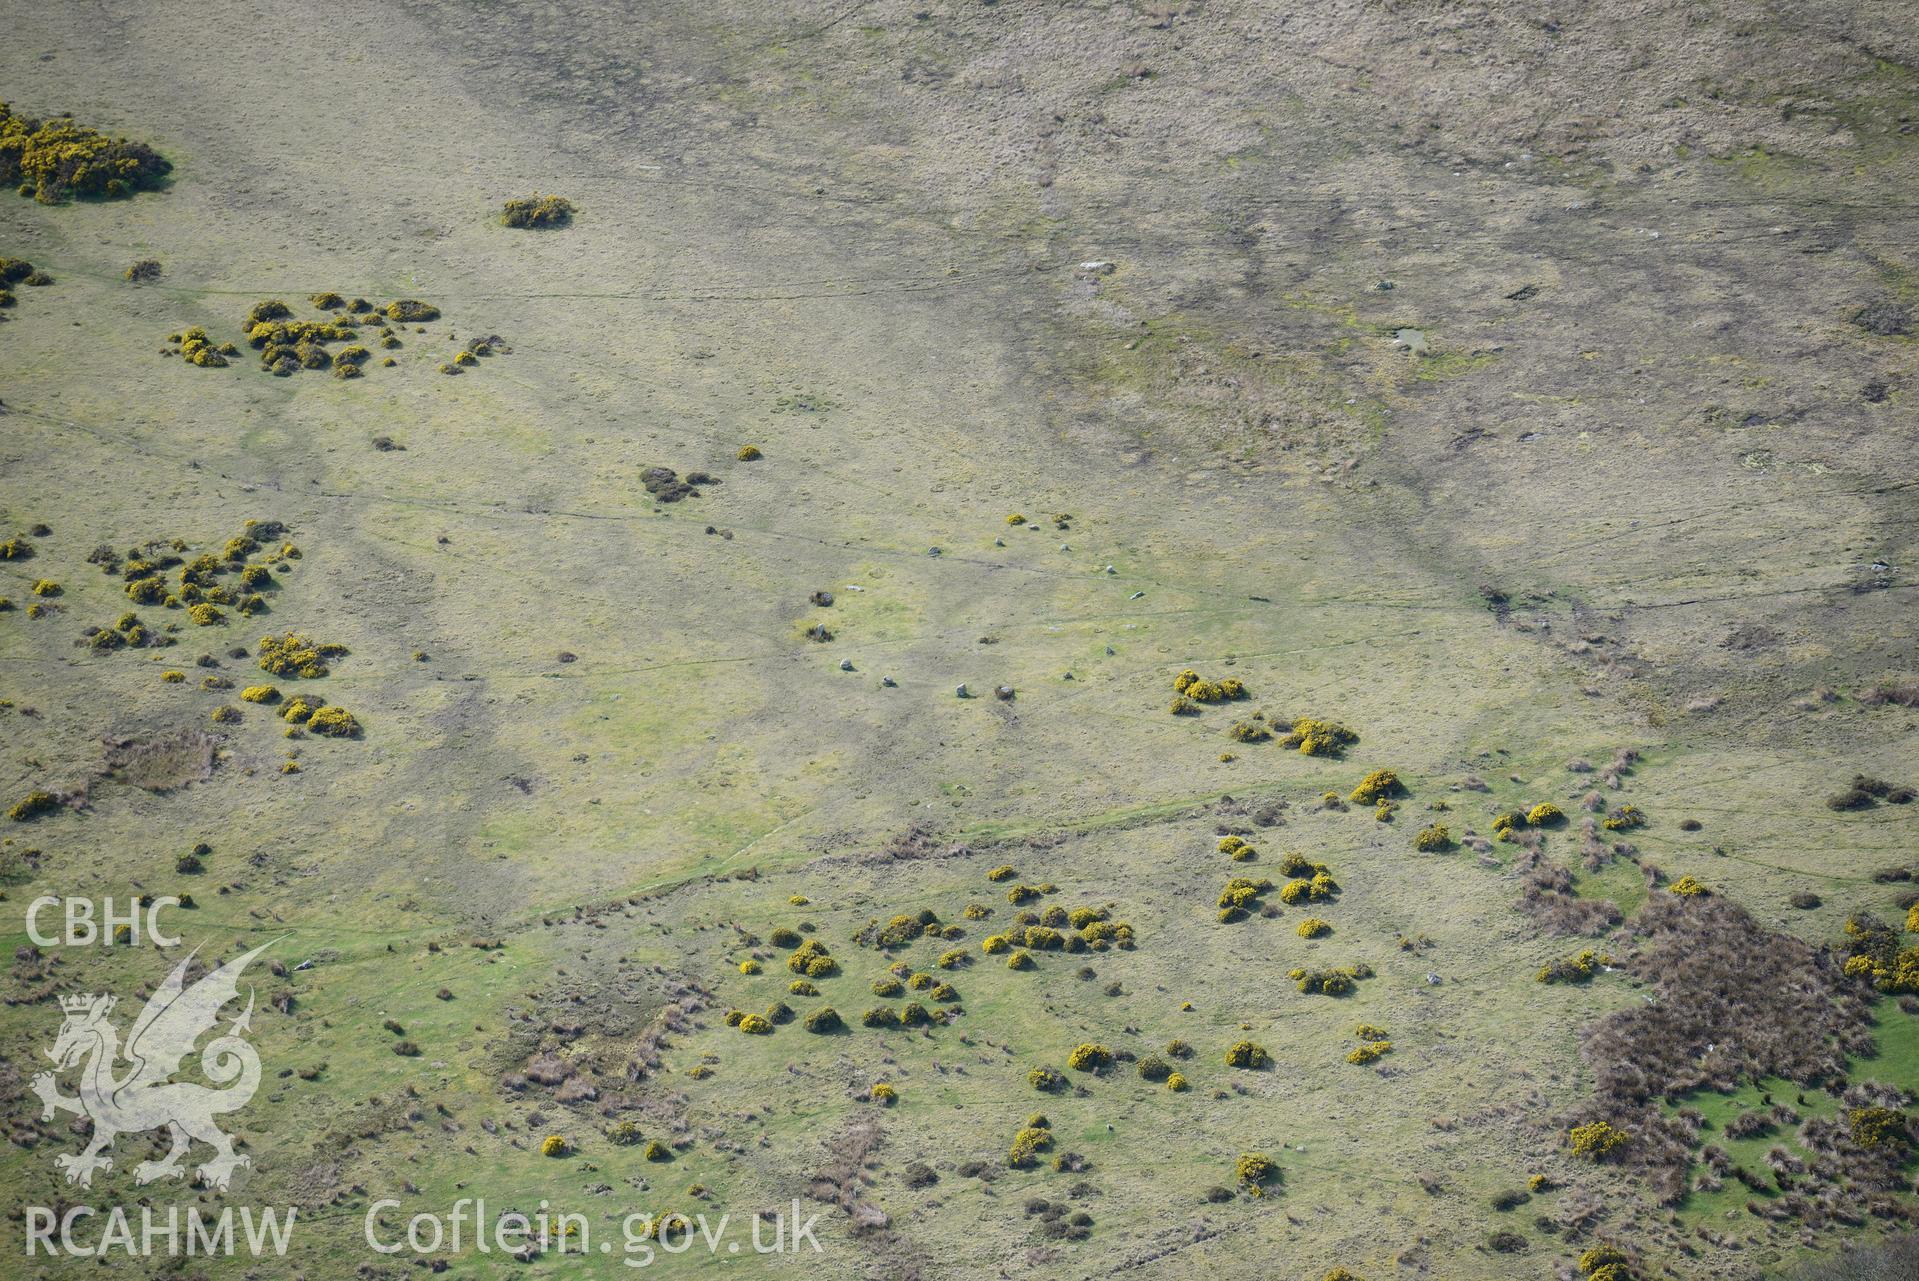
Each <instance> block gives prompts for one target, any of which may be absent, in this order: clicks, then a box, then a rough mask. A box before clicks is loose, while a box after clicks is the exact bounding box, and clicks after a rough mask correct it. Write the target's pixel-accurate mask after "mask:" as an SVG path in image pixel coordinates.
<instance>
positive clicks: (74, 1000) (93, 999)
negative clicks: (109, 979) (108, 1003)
mask: <svg viewBox="0 0 1919 1281" xmlns="http://www.w3.org/2000/svg"><path fill="white" fill-rule="evenodd" d="M105 999H108V998H104V997H99V996H93V995H91V994H89V995H86V996H63V997H61V998H60V1008H61V1009H63V1010H65V1011H66V1012H67V1013H68V1014H85V1013H87V1012H88V1011H89V1010H91V1009H92V1008H93V1007H94V1006H95V1005H96V1004H97V1003H99V1002H100V1001H102V1000H105Z"/></svg>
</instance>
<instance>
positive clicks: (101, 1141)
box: [32, 940, 277, 1192]
mask: <svg viewBox="0 0 1919 1281" xmlns="http://www.w3.org/2000/svg"><path fill="white" fill-rule="evenodd" d="M276 941H277V940H276ZM271 946H273V944H272V943H262V944H261V945H260V946H259V947H256V948H254V949H253V950H252V951H251V952H247V953H245V954H244V955H242V956H237V957H235V958H234V959H233V960H231V961H228V962H227V963H226V964H225V965H222V966H221V967H220V968H219V969H217V970H214V971H213V972H212V973H211V974H208V975H207V976H206V977H205V978H203V979H201V980H200V981H199V982H197V983H195V984H194V985H193V986H192V987H188V986H187V985H186V976H187V966H189V965H190V964H192V962H193V957H194V955H197V954H198V951H199V949H197V948H196V949H194V952H193V953H192V954H189V955H188V956H187V958H186V959H185V960H183V961H181V962H180V963H179V964H178V965H176V966H175V967H174V968H173V973H171V974H169V975H168V976H167V980H166V982H164V983H162V984H161V985H160V989H159V990H158V991H157V992H155V993H154V994H153V995H152V996H151V997H149V998H148V999H147V1004H146V1008H145V1009H143V1010H141V1011H140V1016H139V1017H138V1018H137V1019H135V1020H134V1021H133V1029H132V1031H131V1032H129V1033H128V1035H127V1043H126V1048H125V1049H124V1050H122V1049H121V1047H120V1036H119V1032H118V1031H117V1030H116V1029H115V1028H114V1026H113V1024H111V1023H110V1022H108V1021H107V1015H108V1014H109V1013H111V1012H112V1010H113V1007H114V1004H115V1003H116V999H117V998H115V997H111V996H63V997H61V998H60V1008H61V1010H62V1011H63V1012H64V1013H65V1014H66V1021H65V1022H63V1023H62V1024H61V1025H60V1035H59V1036H57V1037H56V1038H54V1042H53V1048H52V1049H50V1050H48V1051H47V1057H48V1058H50V1059H52V1060H53V1062H54V1064H55V1066H56V1068H57V1070H58V1071H65V1070H66V1069H68V1068H71V1067H76V1066H79V1067H81V1073H80V1086H79V1088H80V1093H79V1094H78V1095H75V1096H68V1095H64V1094H61V1093H60V1090H59V1087H58V1085H57V1084H56V1082H55V1079H54V1078H55V1073H54V1072H42V1073H40V1074H39V1075H37V1076H35V1077H34V1078H33V1085H32V1089H33V1092H34V1093H35V1094H37V1095H39V1096H40V1102H41V1104H42V1105H43V1110H42V1111H41V1113H40V1119H41V1120H43V1121H51V1120H52V1119H53V1116H54V1113H56V1112H72V1113H74V1114H75V1115H77V1116H84V1117H86V1118H87V1119H88V1120H90V1121H92V1122H93V1135H92V1141H91V1142H90V1143H88V1144H87V1147H86V1150H85V1151H83V1152H80V1153H77V1154H76V1153H70V1152H63V1153H61V1154H60V1155H59V1156H57V1157H55V1158H54V1161H55V1163H56V1164H58V1165H59V1167H60V1168H61V1169H62V1170H64V1171H66V1175H67V1182H69V1183H78V1184H79V1185H80V1186H82V1187H90V1186H92V1183H93V1172H94V1171H95V1170H111V1169H112V1168H113V1158H112V1157H110V1156H105V1155H102V1154H103V1153H104V1152H105V1150H106V1148H107V1147H108V1146H109V1145H110V1144H111V1143H112V1142H113V1140H114V1139H115V1138H117V1137H118V1136H120V1135H122V1134H137V1133H139V1132H141V1131H143V1130H157V1129H159V1128H160V1127H161V1126H165V1127H166V1128H167V1130H168V1132H169V1135H170V1136H171V1138H172V1140H173V1147H172V1149H171V1150H170V1151H169V1152H168V1153H167V1154H166V1156H165V1157H163V1158H162V1159H160V1160H158V1161H142V1162H141V1163H140V1164H139V1165H138V1166H136V1167H134V1171H133V1178H134V1181H135V1182H136V1183H141V1184H147V1183H151V1182H153V1181H154V1180H155V1179H166V1178H180V1177H182V1174H183V1171H182V1170H181V1168H180V1159H181V1158H182V1157H184V1156H185V1155H186V1154H187V1150H188V1149H189V1148H190V1147H191V1146H192V1145H193V1140H195V1139H198V1140H200V1142H202V1143H205V1144H208V1145H210V1146H211V1147H212V1148H213V1149H214V1155H213V1156H212V1157H211V1158H209V1159H208V1160H207V1162H206V1164H204V1165H202V1166H200V1167H199V1168H198V1169H197V1170H196V1171H195V1173H197V1174H198V1175H199V1177H200V1181H201V1182H202V1183H204V1184H206V1186H208V1187H210V1188H216V1189H218V1190H219V1191H222V1192H224V1191H226V1189H227V1185H228V1184H229V1183H230V1182H231V1181H232V1179H233V1172H234V1170H236V1169H238V1168H239V1167H240V1166H243V1165H251V1164H253V1162H252V1160H251V1159H250V1158H248V1157H246V1156H243V1155H240V1154H238V1153H236V1152H234V1150H233V1140H232V1139H231V1138H229V1137H228V1136H227V1135H225V1134H224V1133H222V1132H221V1131H220V1128H219V1127H218V1126H217V1125H215V1124H214V1123H213V1119H214V1118H215V1117H217V1116H221V1115H223V1114H225V1113H228V1112H233V1111H237V1110H238V1109H240V1108H243V1107H245V1106H246V1105H247V1102H248V1101H249V1100H250V1099H252V1098H253V1092H254V1091H255V1090H257V1089H259V1087H260V1056H259V1055H258V1054H256V1053H255V1052H254V1049H253V1047H252V1046H251V1045H249V1044H248V1043H247V1042H246V1039H245V1036H244V1034H245V1033H246V1032H247V1031H248V1030H249V1027H250V1024H251V1020H252V1018H253V995H252V993H251V992H250V991H249V993H248V994H247V1007H246V1009H245V1010H244V1011H243V1012H242V1013H241V1014H240V1016H239V1017H238V1018H236V1019H234V1020H233V1022H232V1024H231V1025H230V1026H229V1027H228V1029H227V1031H226V1034H225V1035H223V1036H220V1037H217V1038H215V1039H214V1040H212V1041H209V1042H208V1043H207V1045H206V1048H205V1049H204V1050H202V1051H201V1052H200V1069H201V1072H202V1073H203V1074H204V1075H205V1077H206V1079H207V1080H209V1081H211V1082H213V1084H214V1086H221V1087H224V1088H221V1089H215V1088H211V1087H209V1086H205V1085H201V1084H198V1083H197V1082H192V1081H174V1080H172V1079H171V1078H172V1076H173V1075H174V1073H176V1072H178V1071H179V1070H180V1063H181V1060H183V1059H184V1058H186V1056H187V1055H188V1054H190V1053H191V1052H192V1050H193V1046H194V1043H195V1042H196V1041H198V1040H199V1039H200V1037H201V1036H202V1035H203V1034H205V1033H206V1032H208V1031H209V1030H211V1029H212V1028H213V1026H214V1024H215V1023H217V1022H218V1021H219V1017H220V1010H221V1009H222V1008H223V1007H224V1006H225V1005H226V1004H227V1002H229V1001H232V1000H234V999H236V998H237V997H238V996H239V994H240V973H241V971H243V970H245V969H246V967H247V963H248V962H249V961H251V960H253V958H254V957H256V956H258V955H260V953H262V952H264V951H266V949H267V948H269V947H271ZM122 1059H124V1060H125V1061H126V1063H128V1064H129V1065H130V1066H129V1067H128V1069H127V1071H126V1073H125V1074H124V1075H122V1076H118V1077H116V1076H115V1075H114V1069H115V1066H116V1065H117V1064H118V1063H119V1062H120V1061H121V1060H122ZM82 1065H84V1066H82Z"/></svg>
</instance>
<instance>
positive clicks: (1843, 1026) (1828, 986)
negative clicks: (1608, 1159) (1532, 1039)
mask: <svg viewBox="0 0 1919 1281" xmlns="http://www.w3.org/2000/svg"><path fill="white" fill-rule="evenodd" d="M1633 932H1634V933H1635V934H1636V935H1637V936H1638V937H1639V938H1640V939H1641V940H1643V942H1642V945H1641V947H1640V948H1639V949H1638V950H1637V951H1636V952H1635V953H1634V954H1633V955H1632V956H1631V957H1630V958H1628V960H1627V961H1626V963H1625V968H1626V969H1627V970H1628V971H1630V972H1631V973H1632V974H1633V975H1634V976H1635V977H1637V978H1639V979H1640V980H1642V981H1643V982H1645V983H1647V984H1648V985H1649V986H1650V987H1651V988H1652V990H1653V993H1654V997H1655V999H1654V1001H1653V1002H1652V1003H1650V1004H1647V1005H1644V1006H1641V1007H1638V1008H1634V1009H1629V1010H1621V1011H1619V1012H1617V1013H1615V1014H1611V1015H1608V1016H1607V1017H1606V1018H1605V1019H1603V1020H1601V1021H1600V1023H1599V1024H1598V1025H1597V1026H1595V1027H1594V1028H1592V1030H1591V1031H1589V1032H1588V1033H1587V1035H1586V1042H1585V1046H1584V1053H1585V1056H1586V1059H1587V1061H1588V1062H1589V1063H1591V1064H1592V1067H1593V1070H1594V1073H1595V1075H1596V1084H1597V1091H1596V1092H1597V1096H1598V1097H1597V1100H1596V1104H1597V1107H1596V1111H1597V1112H1598V1113H1599V1115H1601V1116H1603V1117H1604V1119H1606V1120H1608V1121H1610V1122H1611V1123H1612V1124H1614V1125H1616V1126H1618V1127H1620V1128H1622V1129H1624V1130H1626V1131H1628V1132H1630V1133H1631V1134H1632V1136H1633V1138H1632V1141H1631V1142H1630V1143H1629V1144H1627V1145H1626V1146H1625V1147H1624V1148H1623V1149H1622V1150H1621V1151H1620V1153H1619V1157H1620V1160H1621V1161H1622V1163H1624V1164H1626V1165H1629V1166H1633V1167H1637V1168H1640V1169H1642V1170H1643V1171H1644V1172H1645V1174H1646V1176H1647V1178H1648V1179H1649V1180H1650V1181H1651V1183H1652V1184H1653V1186H1654V1188H1655V1190H1656V1191H1657V1192H1658V1193H1659V1195H1660V1196H1661V1198H1662V1199H1664V1200H1666V1201H1668V1202H1671V1201H1676V1200H1677V1199H1678V1198H1679V1197H1680V1196H1681V1195H1682V1194H1683V1192H1684V1189H1685V1180H1686V1173H1687V1170H1688V1168H1689V1166H1690V1165H1691V1162H1692V1155H1691V1152H1690V1151H1689V1148H1690V1147H1691V1145H1692V1144H1693V1143H1695V1142H1697V1140H1696V1139H1695V1138H1694V1136H1693V1133H1692V1131H1691V1129H1690V1128H1689V1127H1688V1126H1687V1125H1685V1124H1684V1123H1683V1122H1682V1121H1680V1120H1678V1119H1675V1118H1672V1117H1669V1116H1666V1115H1664V1114H1663V1113H1662V1112H1661V1111H1660V1110H1659V1106H1658V1105H1659V1104H1660V1102H1661V1101H1662V1100H1665V1101H1676V1100H1678V1099H1679V1098H1680V1097H1681V1096H1683V1095H1685V1094H1688V1093H1690V1092H1692V1091H1695V1090H1732V1089H1734V1088H1736V1087H1737V1086H1739V1085H1740V1084H1742V1083H1744V1082H1747V1081H1751V1080H1753V1079H1755V1078H1760V1077H1778V1078H1783V1079H1785V1080H1789V1081H1793V1082H1796V1083H1798V1084H1800V1085H1804V1086H1808V1087H1820V1086H1824V1085H1827V1084H1828V1083H1838V1082H1841V1081H1843V1080H1844V1079H1845V1075H1846V1059H1847V1058H1848V1057H1849V1056H1863V1055H1869V1054H1871V1053H1872V1051H1873V1048H1874V1044H1873V1039H1872V1033H1871V1022H1870V1015H1869V1012H1868V1010H1867V1006H1866V1002H1865V1001H1864V1000H1863V999H1862V998H1861V996H1860V994H1859V993H1858V991H1857V990H1856V989H1855V987H1854V985H1852V984H1850V983H1848V982H1847V981H1846V978H1845V976H1844V974H1843V973H1842V971H1841V969H1840V966H1839V962H1838V961H1837V960H1835V959H1834V957H1833V956H1832V955H1831V954H1829V953H1827V952H1824V951H1821V950H1819V949H1816V948H1813V947H1811V946H1809V945H1808V944H1806V943H1804V942H1802V941H1801V940H1799V939H1797V938H1794V937H1792V936H1791V935H1787V934H1774V933H1771V932H1769V931H1767V930H1765V929H1764V928H1762V927H1761V926H1760V925H1759V923H1758V922H1756V921H1754V920H1753V918H1752V917H1751V916H1749V915H1748V914H1747V913H1746V911H1745V909H1743V908H1741V907H1739V906H1738V905H1737V904H1734V903H1731V902H1728V901H1727V900H1725V899H1723V898H1720V897H1718V896H1716V895H1714V896H1705V895H1701V896H1696V897H1692V898H1679V897H1673V896H1670V895H1662V896H1657V897H1655V898H1654V899H1653V900H1652V902H1650V903H1649V904H1648V905H1647V907H1646V909H1645V911H1644V912H1642V913H1641V914H1640V915H1639V917H1638V918H1637V919H1636V920H1635V921H1634V922H1633ZM1709 1047H1710V1048H1709Z"/></svg>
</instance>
